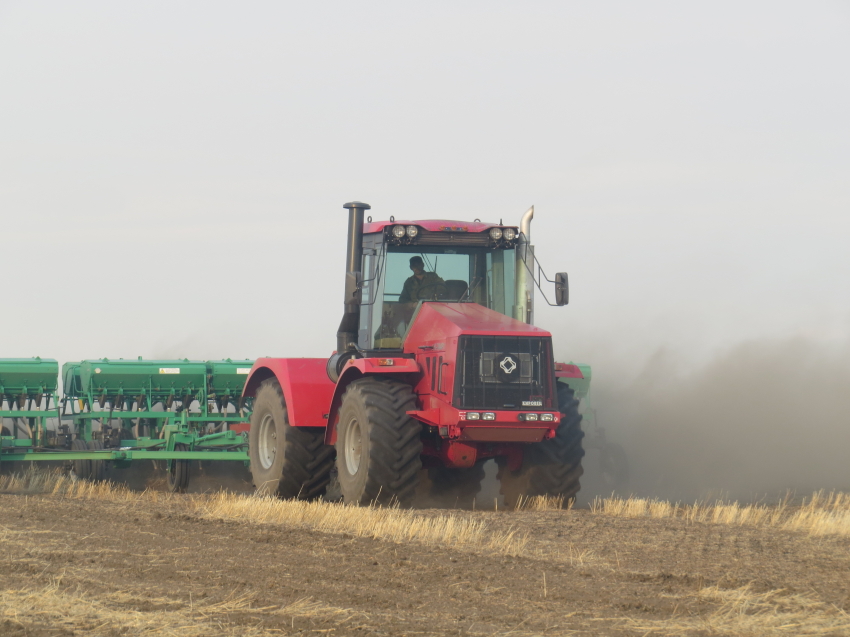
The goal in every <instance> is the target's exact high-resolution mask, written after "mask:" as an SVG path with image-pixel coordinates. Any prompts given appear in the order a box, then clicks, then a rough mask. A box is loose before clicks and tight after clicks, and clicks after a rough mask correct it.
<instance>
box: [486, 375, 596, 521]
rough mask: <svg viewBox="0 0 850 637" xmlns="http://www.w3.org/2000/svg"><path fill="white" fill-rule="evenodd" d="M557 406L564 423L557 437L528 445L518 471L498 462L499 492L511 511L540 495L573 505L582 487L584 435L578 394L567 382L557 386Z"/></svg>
mask: <svg viewBox="0 0 850 637" xmlns="http://www.w3.org/2000/svg"><path fill="white" fill-rule="evenodd" d="M558 405H559V407H560V410H561V423H560V425H559V426H558V429H557V430H556V431H555V437H554V438H552V439H550V440H544V441H542V442H538V443H535V444H532V445H528V447H526V448H525V449H524V450H523V451H524V452H523V466H522V468H521V469H520V470H519V471H510V470H508V468H507V466H506V465H505V463H504V461H500V462H499V473H498V478H499V482H500V485H501V486H500V491H501V493H502V496H503V497H504V500H505V506H506V507H508V508H516V506H517V504H519V502H520V498H522V497H533V496H538V495H546V496H555V497H560V498H564V501H565V502H571V501H573V500H575V497H576V494H577V493H578V492H579V489H580V488H581V484H580V482H579V479H580V478H581V476H582V474H583V473H584V469H583V468H582V466H581V459H582V458H583V457H584V449H583V448H582V444H581V441H582V438H584V432H583V431H582V430H581V414H580V413H578V400H577V399H576V398H575V392H574V391H573V390H572V389H570V387H569V386H568V385H566V384H565V383H558Z"/></svg>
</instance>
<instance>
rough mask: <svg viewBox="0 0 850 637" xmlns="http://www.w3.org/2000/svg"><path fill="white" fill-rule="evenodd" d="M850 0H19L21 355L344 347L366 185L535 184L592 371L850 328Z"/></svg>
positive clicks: (12, 74) (15, 271)
mask: <svg viewBox="0 0 850 637" xmlns="http://www.w3.org/2000/svg"><path fill="white" fill-rule="evenodd" d="M848 7H850V5H848V4H847V3H846V2H806V3H803V2H796V3H790V2H740V1H738V2H712V3H701V7H697V6H695V3H682V2H641V3H634V2H594V3H585V2H522V3H520V2H513V3H507V2H493V1H490V2H452V3H447V2H446V3H443V2H429V3H419V4H414V3H390V2H385V3H362V2H361V3H341V2H340V3H334V2H325V3H316V4H315V5H314V4H312V3H303V2H298V3H295V2H291V3H281V2H239V3H236V2H232V3H221V2H143V3H142V2H138V3H130V2H84V1H80V2H74V3H68V2H4V1H0V221H1V222H2V223H0V241H2V264H3V273H4V275H3V279H2V281H3V284H2V286H0V295H2V296H1V297H0V298H2V307H3V309H4V311H3V317H2V320H1V322H0V325H1V326H2V339H3V343H4V345H3V348H2V350H3V351H2V356H32V355H41V356H44V357H54V358H58V359H60V360H62V361H65V360H71V359H81V358H92V357H101V356H109V357H119V356H124V357H132V356H137V355H143V356H145V357H148V356H169V357H174V356H180V357H183V356H188V357H193V358H212V357H221V356H230V357H234V358H235V357H240V358H241V357H255V356H260V355H266V354H269V355H281V356H283V355H291V356H321V357H324V356H327V355H328V354H329V353H330V351H331V350H332V349H333V348H334V345H335V338H334V337H335V332H336V328H337V325H338V323H339V319H340V315H341V311H342V303H341V296H342V284H343V269H344V260H345V252H344V251H345V244H344V235H345V220H346V211H344V210H343V209H342V207H341V206H342V204H343V203H344V202H346V201H350V200H353V199H359V200H362V201H366V202H368V203H370V204H371V205H372V214H373V215H374V216H375V217H376V218H379V219H380V218H384V219H385V218H388V217H389V216H390V215H395V217H396V218H409V219H417V218H435V217H436V218H450V219H451V218H455V219H473V218H476V217H480V218H482V219H485V220H493V221H498V220H499V219H500V218H501V219H504V220H505V222H518V221H519V217H520V215H521V214H522V213H523V211H524V210H525V209H526V208H527V207H528V206H529V205H531V204H534V205H535V207H536V217H535V221H534V224H533V227H532V228H533V242H534V243H535V244H536V246H537V254H538V256H539V257H540V258H541V259H542V262H543V263H544V265H545V266H546V267H547V269H548V270H549V271H550V272H554V271H556V270H567V271H569V273H570V281H571V304H570V306H569V307H567V308H558V309H552V310H550V309H548V308H541V307H538V323H539V324H540V325H541V326H543V327H546V328H549V329H552V330H553V332H554V333H555V334H556V337H557V339H558V340H557V345H556V350H557V352H558V353H559V356H560V357H562V358H573V359H584V360H586V361H587V362H590V363H597V364H598V365H600V366H601V367H597V374H603V373H604V372H605V369H606V365H607V366H609V367H610V366H613V365H615V364H616V361H618V360H619V361H625V360H628V361H630V362H631V363H623V364H624V365H627V364H636V363H635V361H642V360H645V359H646V358H647V357H648V356H650V355H651V354H652V353H653V352H655V351H656V350H658V349H667V350H670V351H675V352H679V353H680V354H681V355H682V356H683V357H685V358H686V359H688V360H693V361H701V360H707V359H708V358H710V357H712V356H714V355H715V354H716V353H717V352H718V351H720V350H723V348H728V347H731V346H732V345H733V344H735V343H739V342H742V341H747V340H751V339H754V338H780V339H781V338H784V337H790V336H795V335H802V336H806V337H808V338H811V339H814V340H818V341H823V342H826V343H829V342H836V343H839V342H843V341H845V340H846V339H847V337H848V334H850V285H848V279H850V249H848V244H849V243H850V214H849V213H850V125H848V114H850V73H848V68H850V64H848V63H850V37H848V33H850V8H848Z"/></svg>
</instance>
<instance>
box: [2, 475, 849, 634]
mask: <svg viewBox="0 0 850 637" xmlns="http://www.w3.org/2000/svg"><path fill="white" fill-rule="evenodd" d="M0 538H2V548H3V551H2V556H0V590H2V594H0V634H2V635H4V636H6V635H8V636H24V635H26V636H40V635H180V636H184V637H195V636H198V637H200V636H202V635H204V636H208V635H234V636H236V635H239V636H240V637H251V636H254V635H308V634H317V635H318V634H328V635H441V634H445V635H512V636H517V637H519V636H524V635H847V634H850V502H848V499H847V498H846V497H844V496H842V495H841V494H837V495H835V494H833V495H831V496H830V495H829V494H820V495H819V496H818V497H816V498H815V499H814V501H812V498H811V496H810V497H809V498H808V499H807V500H806V502H804V503H799V502H793V501H791V502H789V503H786V504H780V505H779V506H762V507H749V508H748V507H739V506H733V505H725V506H716V505H708V504H706V505H702V506H698V507H694V506H689V507H677V506H674V505H671V504H669V503H662V502H652V501H644V500H617V499H609V500H606V501H602V500H600V501H597V502H595V503H594V504H593V506H592V507H588V508H579V509H573V510H564V509H560V508H559V503H558V502H544V501H535V502H530V503H529V504H528V508H527V509H526V510H522V511H510V512H507V511H493V510H490V511H461V510H437V509H424V510H414V511H401V510H397V509H370V508H361V509H357V508H350V507H344V506H342V505H338V504H328V503H317V504H304V503H298V502H281V501H277V500H270V499H262V498H255V497H250V496H246V495H238V494H228V493H212V494H206V495H205V494H192V495H181V496H175V495H170V494H166V493H163V492H158V491H153V490H148V491H145V492H137V491H130V490H128V489H127V488H126V487H124V486H120V485H119V486H112V485H108V484H100V485H91V484H88V483H84V482H76V483H72V482H70V481H69V480H67V479H66V478H62V477H59V476H57V475H56V474H50V475H45V474H29V475H26V476H0Z"/></svg>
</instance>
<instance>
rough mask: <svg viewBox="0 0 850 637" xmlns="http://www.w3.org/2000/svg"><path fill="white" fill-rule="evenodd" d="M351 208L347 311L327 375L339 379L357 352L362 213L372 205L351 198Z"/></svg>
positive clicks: (346, 292) (346, 293)
mask: <svg viewBox="0 0 850 637" xmlns="http://www.w3.org/2000/svg"><path fill="white" fill-rule="evenodd" d="M343 208H346V209H347V210H348V248H347V250H346V255H345V299H344V304H345V310H344V312H343V314H342V321H341V322H340V324H339V329H338V330H337V333H336V352H337V353H336V354H334V355H333V356H332V357H331V358H330V360H329V361H328V376H329V377H330V379H331V380H332V381H333V382H336V381H337V379H338V378H339V372H340V371H342V367H343V365H345V362H346V361H347V360H348V359H349V358H351V353H356V352H357V347H356V346H357V332H358V330H359V329H360V283H361V280H362V276H361V273H360V267H361V265H360V264H361V263H362V262H363V213H364V211H366V210H371V208H372V206H370V205H369V204H367V203H362V202H360V201H352V202H349V203H347V204H345V205H344V206H343Z"/></svg>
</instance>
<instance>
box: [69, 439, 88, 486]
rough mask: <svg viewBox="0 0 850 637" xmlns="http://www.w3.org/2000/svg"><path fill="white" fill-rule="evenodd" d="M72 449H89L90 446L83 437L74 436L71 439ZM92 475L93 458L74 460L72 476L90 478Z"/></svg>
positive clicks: (80, 478) (79, 478)
mask: <svg viewBox="0 0 850 637" xmlns="http://www.w3.org/2000/svg"><path fill="white" fill-rule="evenodd" d="M71 450H72V451H88V450H89V446H88V445H87V444H86V441H85V440H83V439H82V438H74V440H72V441H71ZM90 475H91V460H72V461H71V477H72V478H73V479H76V480H88V479H89V476H90Z"/></svg>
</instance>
